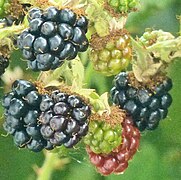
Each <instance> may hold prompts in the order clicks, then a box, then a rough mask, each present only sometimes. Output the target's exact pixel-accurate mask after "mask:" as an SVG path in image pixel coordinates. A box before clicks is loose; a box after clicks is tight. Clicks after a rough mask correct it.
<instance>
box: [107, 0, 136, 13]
mask: <svg viewBox="0 0 181 180" xmlns="http://www.w3.org/2000/svg"><path fill="white" fill-rule="evenodd" d="M138 4H139V0H107V5H109V6H110V7H111V8H112V9H113V10H114V11H115V12H116V13H121V14H127V13H129V12H131V11H135V10H136V7H137V6H138ZM107 5H106V9H108V10H109V9H110V8H108V7H107Z"/></svg>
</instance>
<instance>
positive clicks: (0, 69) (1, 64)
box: [0, 55, 9, 76]
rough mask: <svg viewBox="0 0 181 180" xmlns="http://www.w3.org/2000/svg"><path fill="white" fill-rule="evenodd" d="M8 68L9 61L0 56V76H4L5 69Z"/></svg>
mask: <svg viewBox="0 0 181 180" xmlns="http://www.w3.org/2000/svg"><path fill="white" fill-rule="evenodd" d="M8 66H9V59H8V58H6V57H5V56H3V55H0V76H1V75H3V74H4V72H5V69H6V68H7V67H8Z"/></svg>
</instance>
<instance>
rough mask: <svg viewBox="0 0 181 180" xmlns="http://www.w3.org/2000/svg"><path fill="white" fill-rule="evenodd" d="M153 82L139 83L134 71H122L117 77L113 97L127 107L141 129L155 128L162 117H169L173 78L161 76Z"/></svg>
mask: <svg viewBox="0 0 181 180" xmlns="http://www.w3.org/2000/svg"><path fill="white" fill-rule="evenodd" d="M152 82H153V83H150V84H149V85H148V84H147V85H144V84H141V83H139V82H138V81H137V80H136V78H135V77H134V75H133V73H125V72H122V73H120V74H119V75H117V76H116V77H115V81H114V83H115V86H114V87H113V88H112V89H111V97H112V100H113V102H114V103H115V104H117V105H119V106H120V107H122V108H123V109H125V110H126V111H127V112H128V113H129V114H130V115H131V116H132V118H133V121H134V123H135V125H136V126H137V127H138V128H139V130H141V131H143V130H144V129H145V128H146V129H148V130H154V129H155V128H156V127H157V126H158V124H159V122H160V120H161V119H165V118H166V117H167V113H168V108H169V106H170V105H171V103H172V97H171V95H170V94H169V93H168V91H170V90H171V88H172V80H171V79H170V78H168V77H164V76H160V77H159V79H154V80H152Z"/></svg>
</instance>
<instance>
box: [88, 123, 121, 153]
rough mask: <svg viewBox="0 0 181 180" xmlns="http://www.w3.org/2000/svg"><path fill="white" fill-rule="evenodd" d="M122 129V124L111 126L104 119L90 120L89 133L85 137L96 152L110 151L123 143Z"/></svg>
mask: <svg viewBox="0 0 181 180" xmlns="http://www.w3.org/2000/svg"><path fill="white" fill-rule="evenodd" d="M121 133H122V129H121V127H120V126H114V127H111V126H110V125H109V124H108V123H105V122H103V121H90V123H89V133H88V134H87V135H86V136H85V138H84V143H85V144H87V145H88V146H89V147H90V149H91V151H93V152H94V153H96V154H98V153H106V154H107V153H110V152H111V151H112V150H113V149H115V148H116V147H118V146H119V145H120V144H121Z"/></svg>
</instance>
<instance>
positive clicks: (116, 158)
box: [87, 117, 140, 176]
mask: <svg viewBox="0 0 181 180" xmlns="http://www.w3.org/2000/svg"><path fill="white" fill-rule="evenodd" d="M139 140H140V133H139V131H138V129H137V128H136V127H134V126H133V122H132V119H131V118H130V117H126V118H125V120H124V121H123V122H122V142H121V144H120V146H119V147H117V148H116V149H115V150H113V151H112V152H110V153H109V154H104V153H102V154H96V153H94V152H93V151H91V149H90V148H89V146H88V147H87V153H88V155H89V158H90V161H91V163H92V164H93V165H94V166H95V167H96V169H97V171H98V172H99V173H101V174H102V175H104V176H107V175H110V174H112V173H114V174H120V173H123V172H124V171H125V169H126V168H127V167H128V161H129V160H130V159H132V157H133V155H134V154H135V153H136V151H137V149H138V147H139Z"/></svg>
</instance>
